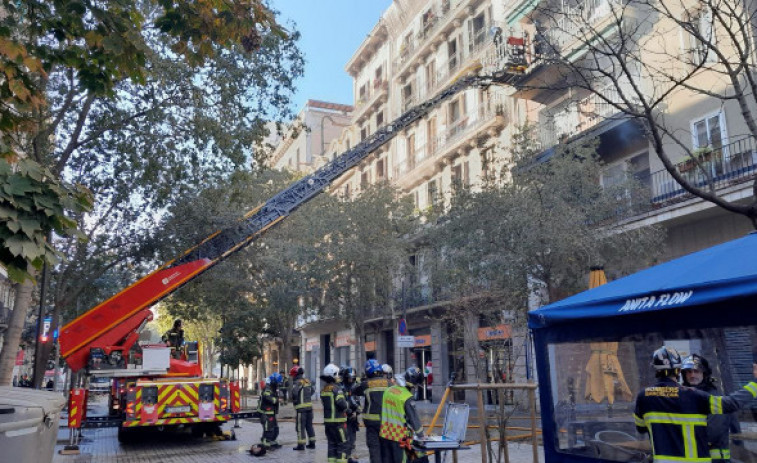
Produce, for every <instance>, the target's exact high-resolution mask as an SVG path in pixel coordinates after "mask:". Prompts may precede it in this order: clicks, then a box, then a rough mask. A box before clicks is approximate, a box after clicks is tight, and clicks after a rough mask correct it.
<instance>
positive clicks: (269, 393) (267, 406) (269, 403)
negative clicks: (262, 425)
mask: <svg viewBox="0 0 757 463" xmlns="http://www.w3.org/2000/svg"><path fill="white" fill-rule="evenodd" d="M278 408H279V398H278V397H277V396H276V392H275V391H274V390H273V388H272V387H271V386H270V385H268V386H266V387H265V388H264V389H263V393H262V394H260V400H259V401H258V411H259V412H260V413H264V414H266V415H275V414H276V412H277V411H278Z"/></svg>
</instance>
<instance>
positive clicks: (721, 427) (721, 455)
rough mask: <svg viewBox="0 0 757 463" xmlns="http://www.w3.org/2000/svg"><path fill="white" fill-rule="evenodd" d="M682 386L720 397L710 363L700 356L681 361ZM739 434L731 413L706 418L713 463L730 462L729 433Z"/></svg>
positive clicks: (737, 421) (733, 415)
mask: <svg viewBox="0 0 757 463" xmlns="http://www.w3.org/2000/svg"><path fill="white" fill-rule="evenodd" d="M681 371H682V373H683V374H682V377H683V385H684V386H689V387H694V388H697V389H699V390H700V391H704V392H706V393H708V394H710V395H716V396H719V395H722V394H720V393H719V392H718V388H717V386H715V378H713V377H712V369H711V368H710V363H709V362H708V361H707V359H705V358H704V357H702V356H701V355H697V354H693V355H690V356H688V357H686V358H685V359H684V360H683V364H682V366H681ZM731 432H733V433H740V432H741V426H740V425H739V420H738V419H737V418H736V415H735V414H733V413H730V414H727V415H710V416H708V417H707V442H708V443H709V446H710V458H712V461H713V462H717V463H726V462H729V461H731V448H730V433H731Z"/></svg>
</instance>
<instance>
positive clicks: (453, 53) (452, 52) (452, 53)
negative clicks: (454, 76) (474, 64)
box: [447, 39, 460, 72]
mask: <svg viewBox="0 0 757 463" xmlns="http://www.w3.org/2000/svg"><path fill="white" fill-rule="evenodd" d="M447 63H448V65H449V72H454V71H455V70H457V66H458V65H459V64H460V62H459V59H458V56H457V39H452V40H450V41H448V42H447Z"/></svg>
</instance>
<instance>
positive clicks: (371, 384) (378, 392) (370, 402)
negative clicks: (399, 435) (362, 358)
mask: <svg viewBox="0 0 757 463" xmlns="http://www.w3.org/2000/svg"><path fill="white" fill-rule="evenodd" d="M391 386H392V383H391V381H389V380H388V379H387V378H386V377H385V376H384V372H383V371H382V370H381V364H380V363H378V361H377V360H376V359H370V360H368V361H367V362H365V379H364V380H363V381H361V382H360V384H358V385H356V386H355V389H354V390H353V391H352V392H353V394H354V395H356V396H364V397H365V402H364V405H363V424H364V425H365V443H366V445H367V446H368V454H369V455H370V458H371V463H381V443H380V442H379V428H380V427H381V401H382V399H383V397H384V391H386V390H387V389H389V388H390V387H391Z"/></svg>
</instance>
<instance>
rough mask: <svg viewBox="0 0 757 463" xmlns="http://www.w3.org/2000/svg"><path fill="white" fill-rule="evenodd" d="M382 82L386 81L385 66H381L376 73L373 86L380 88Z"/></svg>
mask: <svg viewBox="0 0 757 463" xmlns="http://www.w3.org/2000/svg"><path fill="white" fill-rule="evenodd" d="M382 83H384V68H383V67H382V66H379V67H377V68H376V72H375V73H374V80H373V87H374V88H378V87H380V86H381V84H382Z"/></svg>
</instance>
